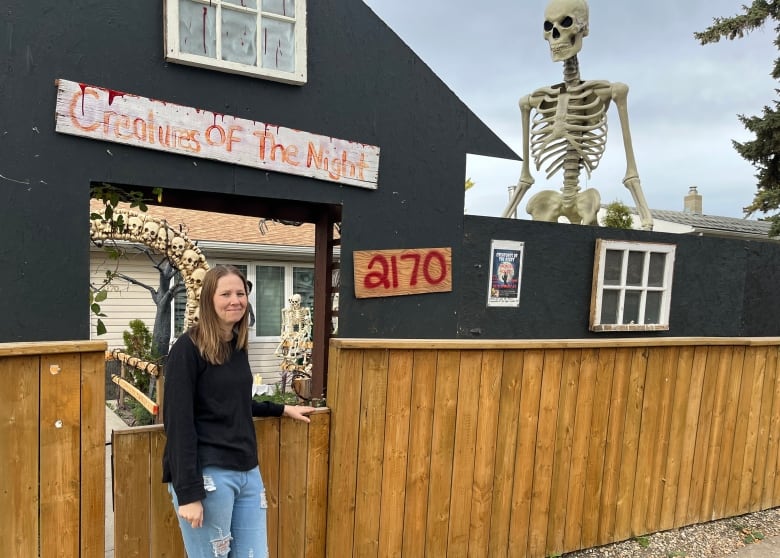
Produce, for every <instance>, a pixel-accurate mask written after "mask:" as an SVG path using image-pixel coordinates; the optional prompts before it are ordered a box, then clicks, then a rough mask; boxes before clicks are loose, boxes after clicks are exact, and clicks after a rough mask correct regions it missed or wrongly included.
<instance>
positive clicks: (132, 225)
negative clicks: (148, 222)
mask: <svg viewBox="0 0 780 558" xmlns="http://www.w3.org/2000/svg"><path fill="white" fill-rule="evenodd" d="M143 230H144V220H143V219H141V217H139V216H138V215H136V214H133V215H130V216H129V217H128V218H127V228H126V231H127V233H126V234H127V238H128V239H130V240H141V238H142V236H141V235H142V234H143Z"/></svg>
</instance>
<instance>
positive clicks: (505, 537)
mask: <svg viewBox="0 0 780 558" xmlns="http://www.w3.org/2000/svg"><path fill="white" fill-rule="evenodd" d="M524 370H525V352H524V351H506V352H505V353H504V363H503V368H502V371H501V396H500V398H499V403H498V431H497V434H496V461H495V476H494V479H493V501H492V503H491V508H490V518H491V519H490V542H489V547H488V556H490V557H491V558H492V557H497V558H500V557H503V556H506V555H507V550H508V548H509V526H510V522H511V517H512V495H513V492H514V481H515V461H516V459H517V439H518V432H519V429H520V427H519V422H520V421H519V414H520V405H519V404H518V402H519V401H520V390H521V385H522V380H523V376H524V374H525V372H524ZM526 529H527V527H526ZM522 548H525V540H523V547H522Z"/></svg>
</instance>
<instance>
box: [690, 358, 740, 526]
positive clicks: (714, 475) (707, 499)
mask: <svg viewBox="0 0 780 558" xmlns="http://www.w3.org/2000/svg"><path fill="white" fill-rule="evenodd" d="M710 350H711V351H712V350H717V351H718V352H719V353H720V357H719V359H718V371H717V375H716V378H715V399H714V402H713V405H712V427H711V428H710V439H709V443H708V449H707V467H706V470H705V471H704V486H703V488H702V501H701V510H700V511H699V515H698V517H699V518H700V519H701V520H702V521H707V520H710V519H715V487H716V486H717V482H718V464H719V460H720V454H721V451H722V449H723V448H722V444H723V428H724V423H723V417H724V415H725V412H726V408H725V407H726V385H727V383H728V375H729V372H730V368H731V358H732V352H733V351H732V347H711V348H710Z"/></svg>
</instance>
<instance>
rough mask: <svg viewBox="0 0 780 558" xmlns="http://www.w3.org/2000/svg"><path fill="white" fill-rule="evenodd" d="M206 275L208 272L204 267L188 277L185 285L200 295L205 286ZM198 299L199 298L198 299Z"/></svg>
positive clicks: (195, 270)
mask: <svg viewBox="0 0 780 558" xmlns="http://www.w3.org/2000/svg"><path fill="white" fill-rule="evenodd" d="M205 275H206V270H205V269H203V268H202V267H198V268H196V269H194V270H193V271H192V273H190V274H189V275H188V276H187V279H186V280H185V283H186V284H187V287H188V288H189V289H192V290H193V291H194V292H196V293H198V294H200V289H201V287H202V286H203V277H204V276H205ZM196 298H197V297H196Z"/></svg>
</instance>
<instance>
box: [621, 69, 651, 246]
mask: <svg viewBox="0 0 780 558" xmlns="http://www.w3.org/2000/svg"><path fill="white" fill-rule="evenodd" d="M612 99H614V101H615V106H616V107H617V111H618V117H619V118H620V130H621V132H622V134H623V147H625V150H626V176H625V177H624V178H623V184H624V185H625V187H626V188H628V190H629V192H631V197H632V198H634V203H635V204H636V208H637V211H639V219H640V222H641V223H642V228H643V229H644V230H646V231H651V230H653V216H652V215H651V213H650V208H649V207H648V206H647V201H645V195H644V193H643V192H642V186H641V183H640V182H639V172H638V171H637V168H636V159H634V147H633V144H632V142H631V130H630V129H629V126H628V86H627V85H626V84H624V83H613V84H612Z"/></svg>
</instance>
